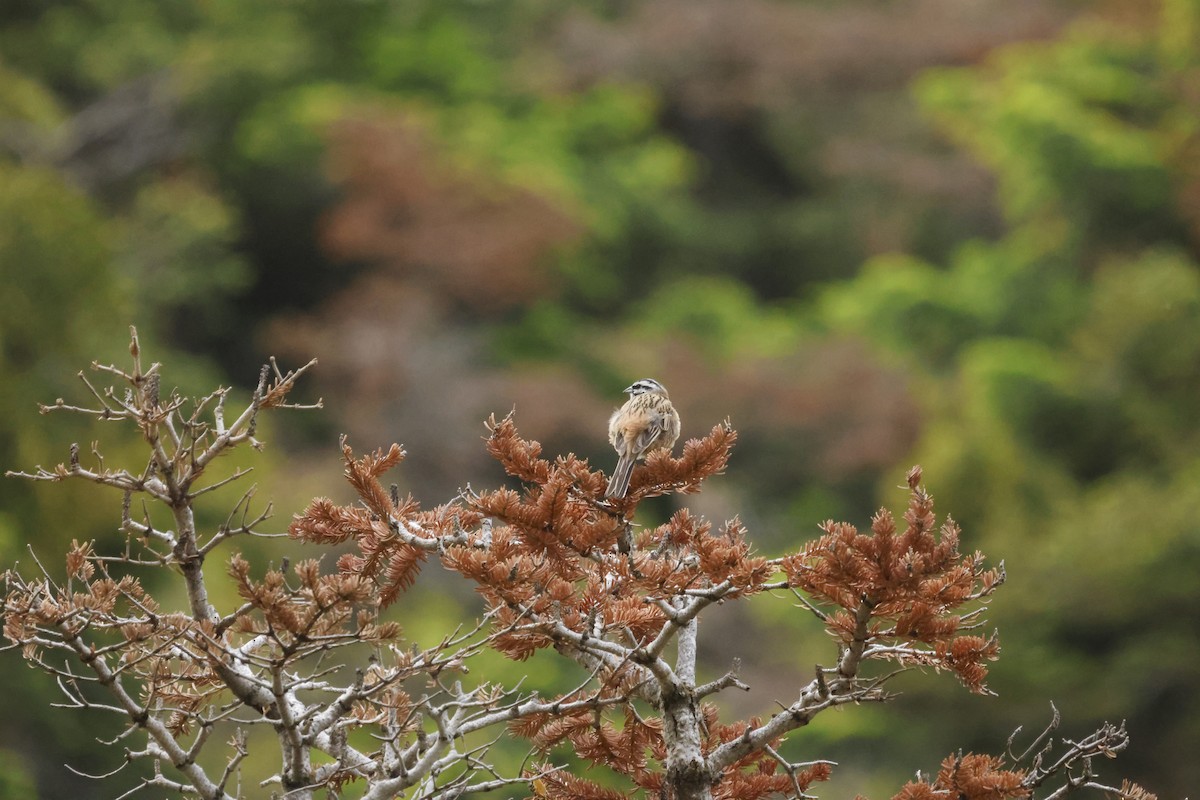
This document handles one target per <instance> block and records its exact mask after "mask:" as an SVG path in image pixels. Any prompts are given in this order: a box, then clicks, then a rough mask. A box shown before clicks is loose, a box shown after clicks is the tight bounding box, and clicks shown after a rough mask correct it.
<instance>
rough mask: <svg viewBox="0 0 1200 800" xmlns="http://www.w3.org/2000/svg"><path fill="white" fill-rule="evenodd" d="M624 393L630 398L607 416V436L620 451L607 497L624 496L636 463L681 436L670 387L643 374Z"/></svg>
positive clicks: (669, 445)
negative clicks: (644, 376) (668, 388)
mask: <svg viewBox="0 0 1200 800" xmlns="http://www.w3.org/2000/svg"><path fill="white" fill-rule="evenodd" d="M625 393H626V394H628V395H629V399H628V400H626V401H625V405H623V406H621V407H620V408H618V409H617V410H616V411H614V412H613V414H612V416H611V417H609V420H608V440H609V441H610V442H611V443H612V446H613V449H614V450H616V451H617V466H616V468H615V469H614V470H613V474H612V478H611V479H610V480H609V482H608V489H607V491H605V493H604V496H605V498H620V497H624V496H625V493H626V492H628V491H629V476H630V475H632V474H633V465H634V463H635V462H637V461H641V460H642V459H644V458H645V457H646V456H647V455H649V454H650V453H653V452H654V451H656V450H670V449H671V448H672V447H673V446H674V445H675V440H676V439H678V438H679V412H678V411H676V410H675V406H674V405H672V404H671V398H670V397H668V396H667V387H665V386H663V385H662V384H661V383H659V382H658V381H656V380H654V379H653V378H642V379H641V380H640V381H636V382H634V383H632V384H631V385H629V386H628V387H626V388H625Z"/></svg>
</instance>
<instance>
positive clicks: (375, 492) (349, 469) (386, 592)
mask: <svg viewBox="0 0 1200 800" xmlns="http://www.w3.org/2000/svg"><path fill="white" fill-rule="evenodd" d="M342 455H343V458H344V460H345V465H346V470H345V475H346V480H348V481H349V482H350V485H351V486H353V487H354V490H355V493H356V494H358V496H359V499H360V500H361V501H362V504H363V506H364V507H359V506H338V505H336V504H334V503H333V502H332V501H331V500H329V499H328V498H324V497H318V498H316V499H314V500H313V501H312V502H311V503H310V504H309V506H308V508H307V509H305V511H304V513H303V514H298V515H296V516H295V517H294V518H293V519H292V523H291V525H290V526H289V527H288V533H289V534H290V535H292V536H294V537H295V538H297V539H301V540H303V541H307V542H315V543H321V544H337V543H341V542H345V541H348V540H352V541H353V542H354V543H355V544H356V545H357V546H358V550H359V554H358V555H345V556H343V557H342V558H341V560H340V562H339V567H340V568H341V570H342V571H343V572H350V573H354V574H359V575H366V576H370V577H371V578H374V579H375V580H376V581H378V582H379V584H380V585H381V586H382V587H383V591H382V593H381V600H382V602H383V604H384V605H388V604H391V603H393V602H395V600H396V599H397V598H398V597H399V596H400V594H401V593H402V592H403V591H404V590H405V589H407V588H408V587H409V586H411V585H412V582H413V581H414V580H416V577H417V573H418V572H419V571H420V568H421V563H422V562H423V561H424V560H425V558H426V557H427V556H428V554H429V549H428V548H427V547H425V546H423V545H428V544H432V543H433V542H434V541H435V540H436V538H437V537H438V536H439V535H443V534H447V533H452V532H454V531H456V530H462V528H463V527H466V526H474V525H478V524H479V522H480V520H481V517H480V515H479V514H477V513H475V512H473V511H471V510H470V509H466V508H462V507H461V506H458V505H446V506H438V507H436V508H434V509H432V510H430V511H421V510H420V506H419V504H418V503H417V502H416V501H414V500H413V499H412V498H411V497H408V498H406V499H404V500H403V501H401V500H400V499H399V497H393V496H392V494H391V493H390V492H388V491H387V490H385V489H384V488H383V485H382V484H381V483H380V482H379V476H380V475H382V474H383V473H384V472H386V471H387V470H388V469H391V468H392V467H394V466H396V465H397V464H399V463H400V462H401V461H403V459H404V450H403V449H401V447H400V446H399V445H397V444H393V445H392V446H391V447H390V448H389V449H388V450H387V451H386V452H385V451H383V450H376V451H375V452H373V453H369V454H368V455H365V456H363V457H362V458H358V459H356V458H355V457H354V453H353V451H352V450H351V449H350V447H349V445H347V444H346V443H345V442H343V443H342Z"/></svg>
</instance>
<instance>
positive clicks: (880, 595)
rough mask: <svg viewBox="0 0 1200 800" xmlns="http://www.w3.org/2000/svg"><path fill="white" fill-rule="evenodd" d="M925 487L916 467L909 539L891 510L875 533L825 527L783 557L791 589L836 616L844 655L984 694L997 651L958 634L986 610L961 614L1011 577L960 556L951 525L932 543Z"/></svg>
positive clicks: (832, 622) (878, 518)
mask: <svg viewBox="0 0 1200 800" xmlns="http://www.w3.org/2000/svg"><path fill="white" fill-rule="evenodd" d="M920 482H921V471H920V469H919V468H917V467H914V468H913V469H912V470H910V471H909V474H908V488H909V504H908V510H907V511H906V512H905V514H904V521H905V523H906V527H905V529H904V531H903V533H898V532H897V530H896V525H895V520H894V519H893V517H892V515H891V513H890V512H888V511H887V510H880V511H879V512H878V513H877V514H876V515H875V517H874V519H873V520H872V522H871V532H870V533H869V534H867V533H860V532H859V531H858V529H857V528H855V527H854V526H853V525H850V524H848V523H843V522H832V521H829V522H826V523H824V524H823V525H822V526H821V527H822V530H824V531H825V535H824V536H821V537H820V538H818V539H816V540H814V541H812V542H810V543H809V544H808V545H807V546H805V548H804V549H803V550H802V551H801V552H799V553H797V554H795V555H793V556H788V557H786V558H784V559H783V561H782V567H783V569H784V571H785V573H786V574H787V576H788V581H789V583H790V584H791V585H792V586H796V587H799V588H801V589H803V590H804V591H805V592H808V593H809V594H811V595H813V596H814V597H816V598H817V599H818V600H820V601H824V602H826V603H829V604H832V605H834V606H836V607H838V609H839V610H837V611H835V612H834V613H833V614H832V615H830V616H829V618H828V627H829V629H830V631H831V632H833V633H834V634H835V635H836V636H838V637H839V638H840V639H841V640H842V641H843V642H844V643H845V644H846V645H847V646H856V647H860V648H868V647H870V648H874V649H873V650H871V651H869V654H870V655H874V656H875V657H883V658H889V659H894V660H896V661H898V662H900V663H902V664H921V665H926V666H932V667H935V668H938V669H948V670H951V671H952V672H954V673H955V675H957V676H958V677H959V679H960V680H961V681H962V682H963V684H964V685H965V686H966V687H967V688H969V689H970V690H971V691H974V692H985V691H986V687H985V686H984V678H985V677H986V675H987V669H986V667H985V666H984V664H985V662H987V661H993V660H995V658H996V656H997V654H998V653H999V649H1000V646H999V643H998V642H997V641H996V639H995V637H994V636H993V637H991V638H986V639H985V638H982V637H980V636H977V635H974V634H966V635H960V631H962V630H963V629H965V628H971V627H976V626H977V625H978V620H977V617H978V615H979V611H980V609H978V608H976V609H974V610H972V611H969V612H967V613H965V614H958V613H955V612H956V611H957V610H958V609H960V608H961V607H962V606H963V605H964V604H967V603H970V602H973V601H976V600H980V599H982V598H984V597H986V596H988V595H990V594H991V593H992V592H993V591H994V590H995V589H996V587H997V586H998V585H999V584H1000V583H1001V582H1002V581H1003V578H1004V573H1003V570H1002V569H1001V570H994V569H993V570H985V569H984V567H983V556H982V555H981V554H980V553H975V554H973V555H969V556H962V555H961V554H960V553H959V550H958V535H959V529H958V526H957V525H956V524H955V523H954V521H953V520H952V519H949V518H947V520H946V521H945V523H943V524H942V526H941V529H940V530H939V531H937V533H936V534H935V532H934V531H935V526H936V519H935V517H934V514H933V498H932V497H931V496H930V495H929V494H928V493H927V492H926V491H925V489H924V488H923V487H921V485H920ZM920 645H927V647H921V646H920Z"/></svg>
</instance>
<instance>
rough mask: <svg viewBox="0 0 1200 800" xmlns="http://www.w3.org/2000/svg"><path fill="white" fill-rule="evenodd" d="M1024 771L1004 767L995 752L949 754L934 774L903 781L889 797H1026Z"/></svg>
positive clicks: (972, 799)
mask: <svg viewBox="0 0 1200 800" xmlns="http://www.w3.org/2000/svg"><path fill="white" fill-rule="evenodd" d="M1024 778H1025V773H1024V772H1022V771H1020V770H1009V769H1005V768H1004V760H1003V759H1001V758H997V757H996V756H987V755H976V754H974V753H968V754H967V755H958V756H950V757H948V758H947V759H946V760H945V761H943V762H942V768H941V769H940V770H939V771H938V774H937V778H935V779H934V781H933V782H932V783H929V782H928V781H923V780H919V781H912V782H910V783H907V784H905V786H904V788H902V789H901V790H900V791H899V792H898V793H897V794H896V795H894V796H893V797H892V800H942V798H945V797H954V798H959V800H1008V798H1019V797H1029V796H1030V795H1031V794H1032V791H1031V790H1030V789H1028V788H1027V787H1025V786H1024V785H1023V783H1022V781H1023V780H1024Z"/></svg>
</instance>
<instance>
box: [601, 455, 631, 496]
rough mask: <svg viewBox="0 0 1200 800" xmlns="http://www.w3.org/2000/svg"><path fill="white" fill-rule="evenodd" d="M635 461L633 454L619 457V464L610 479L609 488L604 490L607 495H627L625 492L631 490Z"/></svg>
mask: <svg viewBox="0 0 1200 800" xmlns="http://www.w3.org/2000/svg"><path fill="white" fill-rule="evenodd" d="M633 463H634V458H633V456H631V455H627V456H621V457H620V458H618V459H617V466H616V468H615V469H613V474H612V477H611V478H609V480H608V490H607V491H605V492H604V496H605V497H624V496H625V493H626V492H628V491H629V476H631V475H632V474H633Z"/></svg>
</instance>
